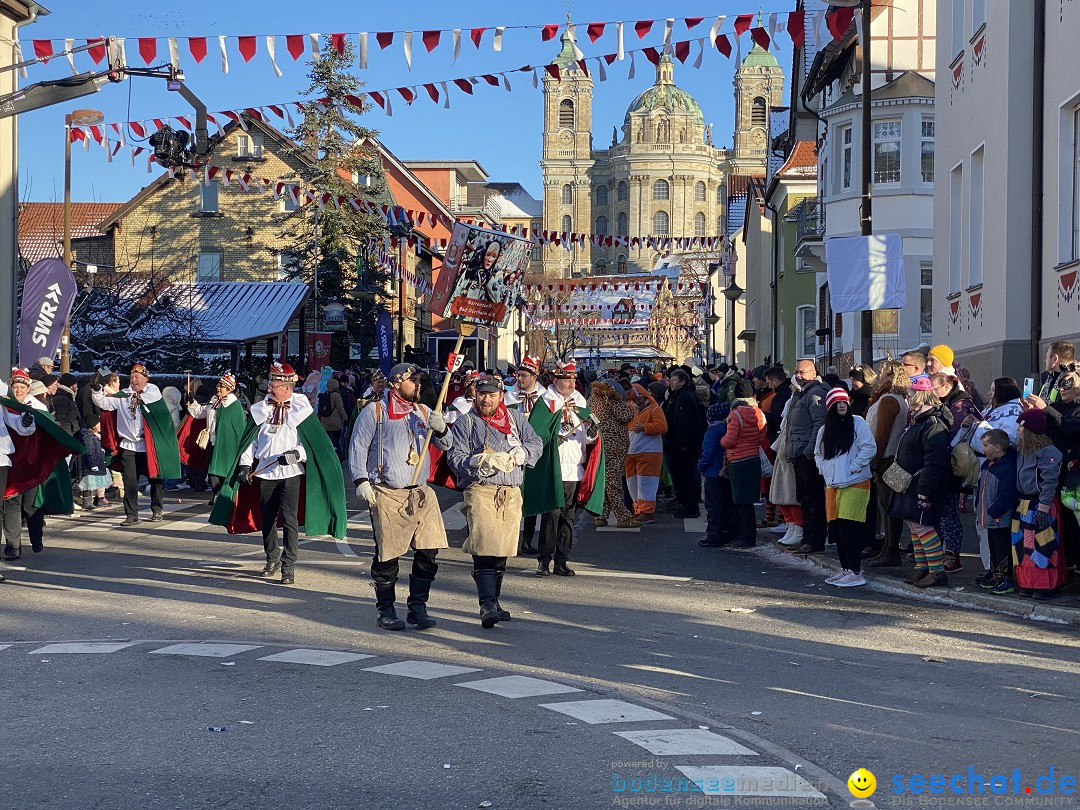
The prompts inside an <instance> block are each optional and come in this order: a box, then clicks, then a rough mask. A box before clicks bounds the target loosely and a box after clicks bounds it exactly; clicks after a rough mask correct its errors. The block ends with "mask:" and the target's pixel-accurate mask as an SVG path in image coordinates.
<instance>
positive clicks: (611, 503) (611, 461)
mask: <svg viewBox="0 0 1080 810" xmlns="http://www.w3.org/2000/svg"><path fill="white" fill-rule="evenodd" d="M587 402H588V404H589V409H590V410H591V411H592V412H593V417H594V418H595V419H596V420H597V422H598V423H599V425H600V433H601V435H602V436H603V439H604V455H605V457H606V461H607V469H606V474H605V476H604V506H603V510H604V514H603V515H601V516H600V517H597V518H595V519H594V520H593V523H594V525H596V526H597V527H600V526H606V525H608V523H607V516H608V515H609V514H614V515H615V525H616V528H619V529H629V528H634V526H633V522H632V518H633V516H634V513H633V512H631V511H630V509H628V508H627V506H626V500H625V496H624V495H623V482H624V481H625V480H626V451H627V448H628V447H629V444H630V439H629V434H628V432H627V425H629V424H630V422H631V421H633V419H634V417H635V416H636V415H637V411H636V410H634V407H633V406H632V405H630V404H628V403H627V402H626V393H625V392H623V389H622V386H620V385H619V384H618V382H616V381H615V380H611V381H610V382H601V381H600V380H596V381H595V382H593V383H592V384H591V386H590V388H589V398H588V400H587Z"/></svg>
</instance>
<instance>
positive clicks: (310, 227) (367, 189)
mask: <svg viewBox="0 0 1080 810" xmlns="http://www.w3.org/2000/svg"><path fill="white" fill-rule="evenodd" d="M353 61H354V54H353V46H352V44H351V43H350V42H349V41H348V40H346V41H345V43H344V48H343V50H342V52H341V53H339V52H338V51H337V50H336V49H335V48H334V47H333V45H332V43H331V39H330V37H329V36H325V37H323V41H322V48H321V53H320V56H319V58H318V59H315V60H312V61H310V62H308V67H309V70H308V78H309V80H310V82H309V85H308V87H307V89H306V90H304V91H303V93H302V94H303V95H304V96H305V97H306V98H308V99H310V101H309V102H308V103H307V104H305V114H304V117H303V120H302V121H300V122H299V124H298V125H297V126H296V127H294V128H293V129H291V130H289V131H288V135H289V137H290V138H292V139H293V140H294V141H295V143H296V146H295V147H294V148H295V149H296V150H297V152H298V153H301V155H300V156H302V157H303V160H302V161H299V162H300V163H301V164H302V165H304V166H305V167H306V168H305V169H303V170H302V171H301V192H303V191H304V190H306V189H313V190H315V191H318V192H319V193H320V194H329V195H331V197H333V198H337V197H344V198H346V199H350V200H351V199H353V198H355V197H360V196H363V197H365V198H366V199H368V200H370V201H372V202H373V203H375V204H380V203H381V202H384V201H386V200H388V199H389V197H388V194H387V191H386V182H385V179H384V177H383V173H382V165H381V162H380V160H379V158H378V155H377V154H376V152H375V150H374V149H373V148H371V147H370V146H368V147H359V146H357V143H358V142H359V141H362V140H364V139H374V138H375V137H376V136H377V135H378V133H377V132H376V131H375V130H373V129H369V128H367V127H365V126H364V125H363V124H361V123H360V121H359V119H360V118H361V116H363V115H364V113H365V112H367V110H368V109H369V107H370V105H368V104H367V103H365V102H364V100H363V99H362V97H361V96H360V95H359V93H360V88H361V87H362V86H363V84H364V83H363V82H362V81H361V80H360V79H359V78H357V76H356V75H355V74H354V73H352V67H353ZM353 178H359V179H360V182H359V183H357V182H354V180H353ZM283 227H284V233H283V237H284V238H285V239H287V240H288V241H289V243H290V245H291V247H290V248H289V250H290V252H291V254H292V255H293V257H294V258H295V260H296V265H295V270H294V272H293V274H292V275H293V277H295V278H297V279H298V280H303V281H307V282H308V283H311V282H313V281H314V282H317V284H316V286H317V291H318V293H317V296H316V301H315V304H316V306H317V307H318V312H319V313H320V314H321V313H322V311H323V307H324V306H325V305H326V304H327V303H330V302H331V301H339V302H340V303H342V304H344V305H345V310H346V316H347V319H348V331H347V332H335V333H334V335H333V338H332V342H331V354H330V364H331V365H332V366H334V367H335V368H342V367H344V366H345V365H346V364H347V362H348V348H347V345H346V343H347V341H353V342H362V343H363V345H364V346H365V347H370V346H374V345H375V332H374V324H375V319H376V317H377V316H378V313H379V312H381V311H382V310H384V309H386V307H387V303H388V298H389V296H390V290H391V286H390V278H389V274H388V273H387V272H385V271H383V270H381V269H380V268H378V267H376V266H374V263H373V262H372V261H370V260H368V253H369V251H368V243H369V239H372V238H374V239H376V240H380V239H382V238H383V237H384V236H385V235H386V220H385V218H384V217H383V216H381V214H374V215H373V214H368V213H366V212H364V211H358V210H356V209H355V208H353V207H352V206H351V205H343V206H342V207H340V208H338V207H336V206H335V205H334V204H333V203H332V202H330V203H327V204H325V205H324V206H321V207H320V205H319V204H318V203H317V202H316V203H311V202H309V203H306V204H303V205H301V206H300V208H299V210H297V211H296V212H295V213H294V214H293V215H292V216H290V217H289V218H288V219H287V220H286V221H285V224H284V226H283ZM312 316H313V309H312V308H311V307H310V306H309V309H308V312H307V318H308V328H309V329H312V328H315V327H317V326H318V324H317V323H315V322H314V321H313V320H312ZM362 330H363V334H362Z"/></svg>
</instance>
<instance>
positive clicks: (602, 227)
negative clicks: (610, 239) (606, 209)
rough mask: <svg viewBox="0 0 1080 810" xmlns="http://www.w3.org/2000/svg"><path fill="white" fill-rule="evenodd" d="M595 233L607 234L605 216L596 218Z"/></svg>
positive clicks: (598, 234) (599, 234)
mask: <svg viewBox="0 0 1080 810" xmlns="http://www.w3.org/2000/svg"><path fill="white" fill-rule="evenodd" d="M596 235H597V236H607V217H597V218H596Z"/></svg>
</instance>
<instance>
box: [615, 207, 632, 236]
mask: <svg viewBox="0 0 1080 810" xmlns="http://www.w3.org/2000/svg"><path fill="white" fill-rule="evenodd" d="M616 227H617V228H618V233H617V234H616V235H617V236H629V235H630V219H629V217H627V216H626V214H625V213H622V214H619V220H618V222H617V224H616Z"/></svg>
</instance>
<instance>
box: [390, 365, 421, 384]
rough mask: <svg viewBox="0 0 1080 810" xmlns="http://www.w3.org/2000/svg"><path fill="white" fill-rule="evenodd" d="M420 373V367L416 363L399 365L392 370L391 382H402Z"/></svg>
mask: <svg viewBox="0 0 1080 810" xmlns="http://www.w3.org/2000/svg"><path fill="white" fill-rule="evenodd" d="M419 373H420V366H418V365H416V364H415V363H398V364H397V365H396V366H394V367H393V368H392V369H390V382H400V381H401V380H405V379H408V378H409V377H411V376H413V375H414V374H419Z"/></svg>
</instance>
